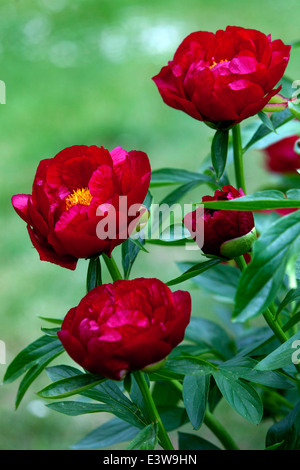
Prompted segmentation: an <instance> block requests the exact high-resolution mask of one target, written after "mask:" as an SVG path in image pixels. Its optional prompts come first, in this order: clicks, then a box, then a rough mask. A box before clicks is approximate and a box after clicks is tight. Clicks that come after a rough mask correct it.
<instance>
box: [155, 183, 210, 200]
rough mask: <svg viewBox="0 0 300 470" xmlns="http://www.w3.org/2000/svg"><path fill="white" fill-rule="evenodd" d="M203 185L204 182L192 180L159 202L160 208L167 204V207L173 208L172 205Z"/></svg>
mask: <svg viewBox="0 0 300 470" xmlns="http://www.w3.org/2000/svg"><path fill="white" fill-rule="evenodd" d="M203 183H207V181H206V180H203V179H201V180H194V181H190V182H189V183H185V184H183V185H181V186H179V187H178V188H176V189H174V191H172V192H171V193H169V194H168V195H167V196H165V197H164V199H163V200H162V201H161V202H160V204H159V205H160V206H161V205H163V204H167V205H168V206H170V207H171V206H173V204H176V203H177V202H179V201H181V199H182V198H183V197H184V196H185V195H186V194H188V193H189V192H190V191H192V190H193V189H195V188H197V187H198V186H200V185H201V184H203Z"/></svg>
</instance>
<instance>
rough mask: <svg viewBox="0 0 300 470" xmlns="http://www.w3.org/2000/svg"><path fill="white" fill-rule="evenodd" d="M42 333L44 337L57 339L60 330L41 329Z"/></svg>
mask: <svg viewBox="0 0 300 470" xmlns="http://www.w3.org/2000/svg"><path fill="white" fill-rule="evenodd" d="M41 330H42V332H43V333H45V334H46V335H49V336H53V337H55V338H56V339H57V332H58V331H59V330H60V328H41Z"/></svg>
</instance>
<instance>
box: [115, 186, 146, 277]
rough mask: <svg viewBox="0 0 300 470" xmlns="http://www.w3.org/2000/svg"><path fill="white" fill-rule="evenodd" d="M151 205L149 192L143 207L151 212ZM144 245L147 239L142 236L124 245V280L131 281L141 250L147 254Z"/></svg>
mask: <svg viewBox="0 0 300 470" xmlns="http://www.w3.org/2000/svg"><path fill="white" fill-rule="evenodd" d="M151 203H152V195H151V193H150V192H149V191H148V193H147V196H146V198H145V200H144V203H143V205H144V206H145V207H147V209H148V210H149V211H150V207H151ZM144 244H145V239H144V237H143V236H142V235H141V236H140V237H138V238H136V239H133V238H128V239H127V240H125V241H124V242H123V243H122V248H121V249H122V267H123V272H124V279H129V276H130V273H131V269H132V266H133V264H134V262H135V260H136V258H137V256H138V254H139V252H140V251H141V250H142V251H146V252H147V250H146V248H145V247H144Z"/></svg>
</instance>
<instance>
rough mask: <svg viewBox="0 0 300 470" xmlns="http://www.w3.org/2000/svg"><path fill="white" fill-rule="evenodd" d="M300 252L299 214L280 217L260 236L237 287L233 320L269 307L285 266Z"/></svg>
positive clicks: (245, 318)
mask: <svg viewBox="0 0 300 470" xmlns="http://www.w3.org/2000/svg"><path fill="white" fill-rule="evenodd" d="M299 249H300V211H296V212H293V213H292V214H289V215H286V216H285V217H282V218H281V219H279V220H278V221H276V222H275V223H273V224H272V225H270V227H268V228H267V229H266V230H265V231H264V232H263V233H262V234H261V235H260V237H259V238H258V239H257V240H256V241H255V242H254V244H253V256H252V261H251V262H250V264H249V265H248V266H247V268H246V269H245V270H244V271H243V273H242V276H241V279H240V282H239V285H238V289H237V293H236V297H235V300H236V304H235V309H234V312H233V318H234V319H235V320H237V321H245V320H248V319H249V318H253V317H256V316H258V315H260V314H261V313H263V312H264V311H265V310H266V309H267V308H268V306H269V305H270V304H271V302H272V301H273V300H274V298H275V296H276V293H277V292H278V290H279V289H280V287H281V285H282V282H283V279H284V275H285V271H286V267H287V265H288V263H289V262H290V261H291V260H292V259H293V257H294V256H295V254H296V253H298V252H299Z"/></svg>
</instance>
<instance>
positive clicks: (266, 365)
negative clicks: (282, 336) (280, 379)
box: [255, 331, 300, 371]
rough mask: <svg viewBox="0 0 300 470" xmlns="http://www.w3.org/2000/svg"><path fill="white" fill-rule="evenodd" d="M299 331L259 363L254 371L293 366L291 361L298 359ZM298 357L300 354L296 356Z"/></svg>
mask: <svg viewBox="0 0 300 470" xmlns="http://www.w3.org/2000/svg"><path fill="white" fill-rule="evenodd" d="M299 340H300V331H298V332H297V333H296V334H295V335H294V336H292V337H291V338H289V339H288V340H287V341H286V342H285V343H283V344H282V345H281V346H279V347H278V348H277V349H275V351H273V352H272V353H271V354H269V355H268V356H267V357H265V358H264V359H262V361H260V362H259V363H258V364H257V365H256V367H255V369H257V370H264V371H265V370H276V369H281V368H283V367H286V366H289V365H291V364H293V360H296V359H299V357H296V356H297V350H299V346H300V343H299V344H298V341H299ZM298 356H300V352H299V354H298Z"/></svg>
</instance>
